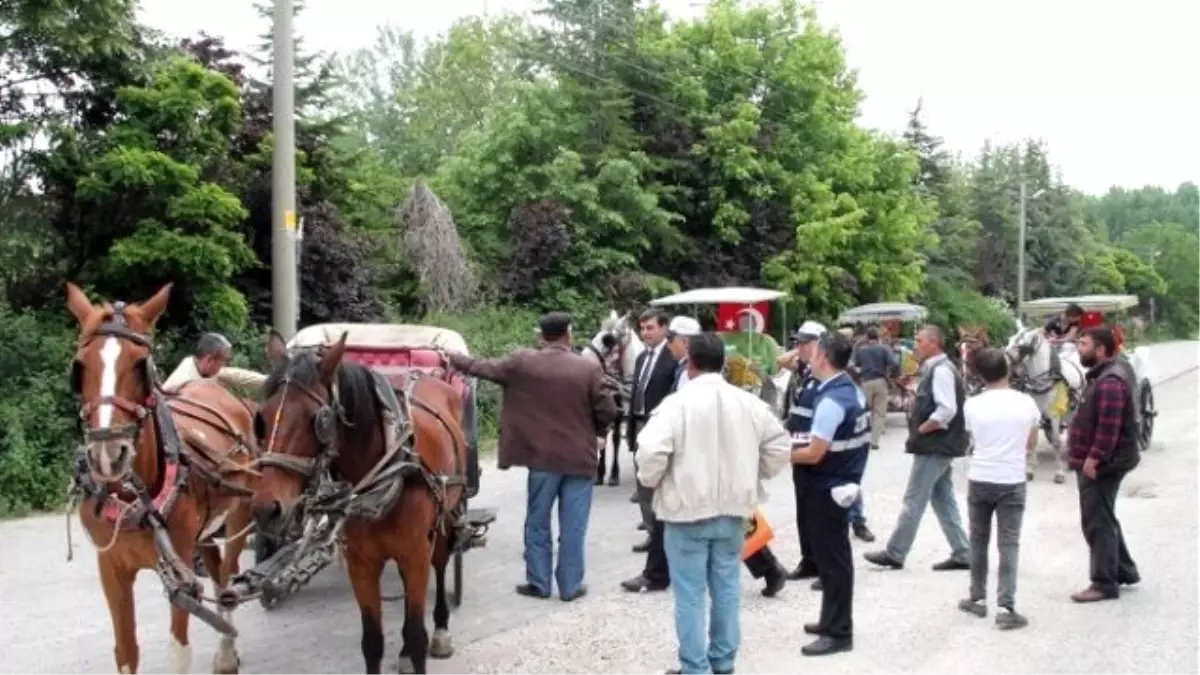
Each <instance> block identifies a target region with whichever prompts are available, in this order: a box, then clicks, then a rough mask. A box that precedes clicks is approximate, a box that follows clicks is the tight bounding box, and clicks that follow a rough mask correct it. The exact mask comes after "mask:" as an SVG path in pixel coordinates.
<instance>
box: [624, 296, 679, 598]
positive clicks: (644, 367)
mask: <svg viewBox="0 0 1200 675" xmlns="http://www.w3.org/2000/svg"><path fill="white" fill-rule="evenodd" d="M638 324H639V325H638V328H639V334H640V335H641V338H642V342H643V343H644V344H645V345H646V350H645V351H644V352H642V353H641V354H640V355H638V358H637V362H636V363H635V364H634V370H633V372H634V387H633V393H632V399H631V403H630V406H629V411H630V415H629V429H628V433H627V434H626V436H625V437H626V438H627V439H628V441H627V442H628V443H629V451H630V452H631V453H635V454H636V453H637V435H638V432H639V431H641V430H642V426H643V425H645V424H646V419H647V418H648V417H649V416H650V413H651V412H653V411H654V409H655V408H657V407H658V404H659V403H662V400H663V399H664V398H666V397H667V395H668V394H670V393H671V392H672V391H673V390H674V388H675V379H676V360H675V356H674V355H673V354H672V353H671V350H670V349H668V348H667V325H668V318H667V314H666V312H663V311H662V310H661V309H650V310H647V311H646V312H645V313H643V314H642V315H641V317H639V319H638ZM653 498H654V490H652V489H650V488H647V487H645V486H644V485H642V484H641V483H638V485H637V503H638V506H639V507H640V508H641V511H642V526H643V527H644V528H645V530H646V532H647V534H648V535H649V536H647V537H646V540H645V541H643V542H642V543H641V544H639V545H637V546H634V547H633V551H634V552H635V553H646V554H647V555H646V566H645V569H644V570H643V572H642V574H640V575H638V576H636V577H634V578H633V579H629V580H627V581H623V582H621V585H622V586H623V587H624V588H625V589H626V590H630V591H643V590H664V589H666V588H667V586H668V585H669V584H670V579H669V577H668V571H667V554H666V552H665V551H664V550H663V547H662V536H661V534H660V535H659V536H657V537H655V536H654V528H655V527H659V528H661V527H662V525H661V523H658V522H657V520H656V519H655V517H654V510H653V508H651V506H650V502H651V501H652V500H653Z"/></svg>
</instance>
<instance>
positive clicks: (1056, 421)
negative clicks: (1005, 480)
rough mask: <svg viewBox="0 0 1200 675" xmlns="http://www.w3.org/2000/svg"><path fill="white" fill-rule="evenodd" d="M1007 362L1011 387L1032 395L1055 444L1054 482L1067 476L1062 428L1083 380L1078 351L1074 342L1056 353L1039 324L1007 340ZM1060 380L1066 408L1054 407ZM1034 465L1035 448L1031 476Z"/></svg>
mask: <svg viewBox="0 0 1200 675" xmlns="http://www.w3.org/2000/svg"><path fill="white" fill-rule="evenodd" d="M1006 351H1007V354H1008V360H1009V363H1010V364H1012V371H1013V372H1012V379H1013V387H1014V388H1015V389H1018V390H1020V391H1023V392H1025V393H1027V394H1029V395H1030V396H1032V397H1033V400H1034V401H1035V402H1036V403H1037V406H1038V409H1039V410H1041V411H1042V429H1043V430H1044V431H1045V433H1046V440H1048V441H1050V445H1051V446H1052V447H1053V448H1054V454H1055V458H1056V460H1057V462H1058V468H1057V470H1056V471H1055V472H1054V482H1055V483H1062V482H1063V481H1064V480H1066V472H1067V456H1066V446H1065V445H1064V444H1063V439H1062V434H1063V431H1065V430H1066V428H1067V427H1068V426H1069V425H1070V421H1071V417H1072V416H1073V415H1074V413H1075V404H1076V403H1077V402H1078V401H1079V395H1080V392H1081V391H1082V389H1083V383H1084V368H1083V366H1082V365H1080V363H1079V353H1078V352H1077V351H1076V350H1075V348H1074V345H1064V346H1063V349H1062V350H1061V351H1060V352H1059V353H1058V355H1057V357H1056V356H1055V353H1054V345H1052V344H1051V343H1050V341H1049V340H1048V339H1047V338H1046V335H1045V333H1044V332H1043V330H1042V329H1041V328H1040V327H1037V326H1034V327H1030V328H1020V329H1019V330H1018V332H1017V334H1016V335H1014V336H1012V338H1010V339H1009V341H1008V347H1007V349H1006ZM1055 358H1057V359H1058V361H1059V363H1060V367H1059V371H1060V373H1058V374H1056V373H1055V372H1054V367H1053V364H1054V359H1055ZM1059 375H1061V380H1062V381H1064V382H1065V383H1066V385H1067V393H1068V396H1069V403H1068V405H1067V407H1066V412H1060V411H1056V410H1054V409H1053V408H1054V406H1053V404H1054V399H1055V395H1056V391H1055V390H1056V388H1057V385H1058V382H1059V379H1060V377H1059ZM1036 465H1037V450H1036V449H1035V450H1033V451H1031V452H1030V453H1029V457H1028V462H1027V468H1026V473H1027V475H1028V477H1029V478H1030V479H1032V478H1033V471H1034V468H1035V466H1036Z"/></svg>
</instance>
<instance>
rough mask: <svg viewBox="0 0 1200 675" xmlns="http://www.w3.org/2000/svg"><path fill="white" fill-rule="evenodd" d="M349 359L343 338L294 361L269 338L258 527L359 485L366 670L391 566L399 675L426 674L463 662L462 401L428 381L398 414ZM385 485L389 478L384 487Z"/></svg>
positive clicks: (356, 569)
mask: <svg viewBox="0 0 1200 675" xmlns="http://www.w3.org/2000/svg"><path fill="white" fill-rule="evenodd" d="M345 349H346V335H345V334H343V335H342V338H341V340H339V341H338V342H337V343H335V344H333V345H330V346H327V347H323V348H319V349H299V350H296V351H294V352H292V353H289V351H288V349H287V347H286V345H285V343H284V341H283V338H282V337H280V336H279V335H278V334H276V333H272V335H271V336H270V337H269V338H268V340H267V355H268V357H269V358H270V361H271V364H272V370H273V372H272V374H271V375H270V377H269V378H268V379H267V383H266V386H265V393H266V402H265V403H264V404H263V406H262V408H261V409H260V411H259V413H258V415H257V416H256V417H255V432H256V433H257V434H258V436H259V438H260V439H261V441H262V442H263V443H264V444H265V449H266V451H265V454H264V455H263V456H262V458H260V460H259V465H260V466H261V467H262V480H261V482H260V484H259V490H258V493H257V494H256V495H255V497H254V517H255V519H256V521H257V522H259V523H260V526H263V525H266V524H267V523H272V522H274V521H275V520H276V519H278V518H289V517H290V516H291V513H292V511H293V509H294V508H296V507H297V506H298V505H299V506H302V507H304V508H305V509H307V508H308V507H307V506H305V505H304V504H303V503H302V500H303V499H304V498H305V497H306V496H309V495H312V494H314V491H315V490H317V489H318V488H321V487H329V485H330V484H332V481H345V483H341V485H347V486H348V485H353V486H354V488H353V493H350V494H353V495H354V497H353V498H352V499H350V504H349V506H348V507H347V511H348V512H350V513H349V515H348V517H347V518H346V520H345V530H344V539H343V541H344V546H345V550H344V553H343V556H344V559H345V563H346V569H347V571H348V572H349V575H350V584H351V585H352V586H353V588H354V598H355V600H357V601H358V606H359V611H360V614H361V619H362V654H363V659H364V660H365V661H366V670H367V672H368V673H378V672H380V664H381V660H382V658H383V648H384V644H383V615H382V611H381V609H382V608H381V597H380V590H379V586H380V576H381V574H382V573H383V568H384V565H385V564H386V563H387V562H388V561H389V560H391V561H395V562H396V565H397V566H398V567H399V569H400V576H401V579H402V580H403V582H404V605H405V615H404V631H403V636H404V645H403V648H402V649H401V651H400V661H401V669H402V672H403V671H405V670H406V668H405V667H406V666H407V665H410V664H406V663H405V660H406V659H408V660H410V661H411V667H412V671H411V672H417V673H424V672H426V671H425V665H426V656H427V655H428V656H432V657H433V658H449V657H450V656H451V655H452V654H453V646H452V644H451V639H450V631H449V628H448V626H449V620H450V607H449V604H448V603H447V601H446V564H447V562H448V561H449V560H450V554H451V550H452V548H451V547H452V546H454V545H455V544H456V542H455V539H454V538H455V536H456V535H457V534H458V532H459V530H458V525H459V523H460V522H461V520H460V519H461V518H462V517H463V515H464V514H463V513H462V511H463V509H464V508H465V505H466V502H465V489H466V486H465V481H464V479H463V477H464V469H465V467H466V463H467V442H466V438H465V437H464V436H463V432H462V419H463V407H462V399H461V398H460V396H459V395H458V394H457V393H456V392H455V391H454V389H453V388H452V387H451V386H450V385H448V384H446V383H445V382H442V381H440V380H437V379H434V378H429V377H418V378H416V379H414V380H412V381H411V382H410V386H409V391H406V392H398V397H397V399H398V400H397V403H398V405H399V410H398V411H396V410H392V409H391V406H390V404H389V403H387V402H385V400H384V398H383V396H384V393H383V392H382V391H381V389H380V387H386V386H387V385H386V384H383V383H381V382H379V381H378V380H377V379H376V378H375V376H374V375H373V374H372V373H371V371H370V370H368V369H367V368H366V367H364V366H362V365H360V364H357V363H352V362H345V363H343V362H342V356H343V355H344V353H345ZM396 413H399V414H398V417H397V418H392V415H394V414H396ZM389 419H393V420H394V421H389ZM393 424H396V425H397V426H398V427H399V429H400V431H401V433H400V434H399V436H398V437H397V440H392V439H393V433H392V432H393V431H395V429H394V428H392V425H393ZM383 475H387V476H389V478H387V480H382V479H380V478H379V477H380V476H383ZM327 476H328V478H327ZM330 479H332V480H330ZM395 491H398V492H399V494H398V495H396V494H395ZM389 492H390V494H391V496H389V497H387V498H386V499H380V500H379V501H378V502H377V509H376V510H375V512H374V513H371V514H369V515H362V514H359V515H357V516H356V515H354V513H353V512H354V511H355V509H356V506H358V504H356V501H358V502H359V504H363V503H365V502H366V501H367V500H368V499H369V498H370V495H371V494H373V493H374V494H380V493H385V494H386V493H389ZM388 504H390V506H388ZM362 508H364V509H365V508H366V507H365V506H363V507H362ZM431 562H432V564H433V570H434V574H435V578H436V600H435V606H434V610H433V622H434V634H433V640H432V644H431V643H430V639H429V635H428V633H427V632H426V630H425V599H426V596H427V593H428V585H429V568H430V563H431Z"/></svg>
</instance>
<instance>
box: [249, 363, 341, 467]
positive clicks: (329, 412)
mask: <svg viewBox="0 0 1200 675" xmlns="http://www.w3.org/2000/svg"><path fill="white" fill-rule="evenodd" d="M315 353H316V354H318V355H320V353H321V351H320V350H315ZM289 359H290V357H289ZM289 367H290V366H289ZM292 387H295V388H296V390H297V391H299V392H300V393H302V394H303V395H304V396H306V397H307V398H308V399H309V400H311V401H313V402H314V403H316V404H317V411H316V412H315V413H313V421H312V431H313V437H314V438H315V439H316V441H317V448H318V449H317V454H316V456H315V457H298V456H296V455H292V454H288V453H286V452H275V438H276V436H277V435H278V434H279V423H280V421H282V419H283V402H284V401H285V400H287V393H288V390H289V389H291V388H292ZM338 424H343V425H345V426H350V421H349V420H347V419H346V411H345V408H343V407H342V404H341V401H340V399H339V397H338V388H337V383H336V382H335V383H334V384H333V385H331V386H330V387H329V389H328V390H326V392H325V395H324V396H322V395H321V394H320V393H318V392H317V391H314V390H313V389H312V388H311V387H308V386H305V385H303V384H300V383H299V382H296V381H294V380H292V377H291V374H290V373H289V374H287V375H285V376H284V378H283V388H282V390H281V391H280V394H279V407H278V408H276V410H275V416H274V419H273V420H272V424H271V437H270V438H269V439H268V440H267V446H266V449H265V450H264V451H263V454H262V456H261V457H259V458H258V459H257V460H255V464H256V465H257V466H259V467H274V468H277V469H282V470H284V471H290V472H292V473H294V474H297V475H299V476H300V477H301V478H304V479H305V480H306V481H308V480H309V479H311V478H312V477H314V476H320V475H322V474H323V473H324V472H325V471H326V470H328V469H329V467H330V465H331V464H333V461H334V460H335V459H337V457H338V443H337V426H338Z"/></svg>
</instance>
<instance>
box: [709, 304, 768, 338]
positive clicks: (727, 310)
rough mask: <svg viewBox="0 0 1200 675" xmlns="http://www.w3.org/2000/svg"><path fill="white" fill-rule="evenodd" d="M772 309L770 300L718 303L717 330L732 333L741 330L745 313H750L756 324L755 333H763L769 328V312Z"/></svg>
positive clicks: (754, 324)
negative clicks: (749, 302) (745, 302)
mask: <svg viewBox="0 0 1200 675" xmlns="http://www.w3.org/2000/svg"><path fill="white" fill-rule="evenodd" d="M770 309H771V303H769V302H756V303H753V304H749V305H746V304H733V303H723V304H720V305H717V331H718V332H722V333H732V332H734V331H737V330H741V328H740V325H741V319H742V316H743V314H749V315H750V316H751V317H752V319H753V323H752V324H751V325H753V326H754V332H755V333H762V332H764V331H766V329H767V317H768V312H769V311H770Z"/></svg>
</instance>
